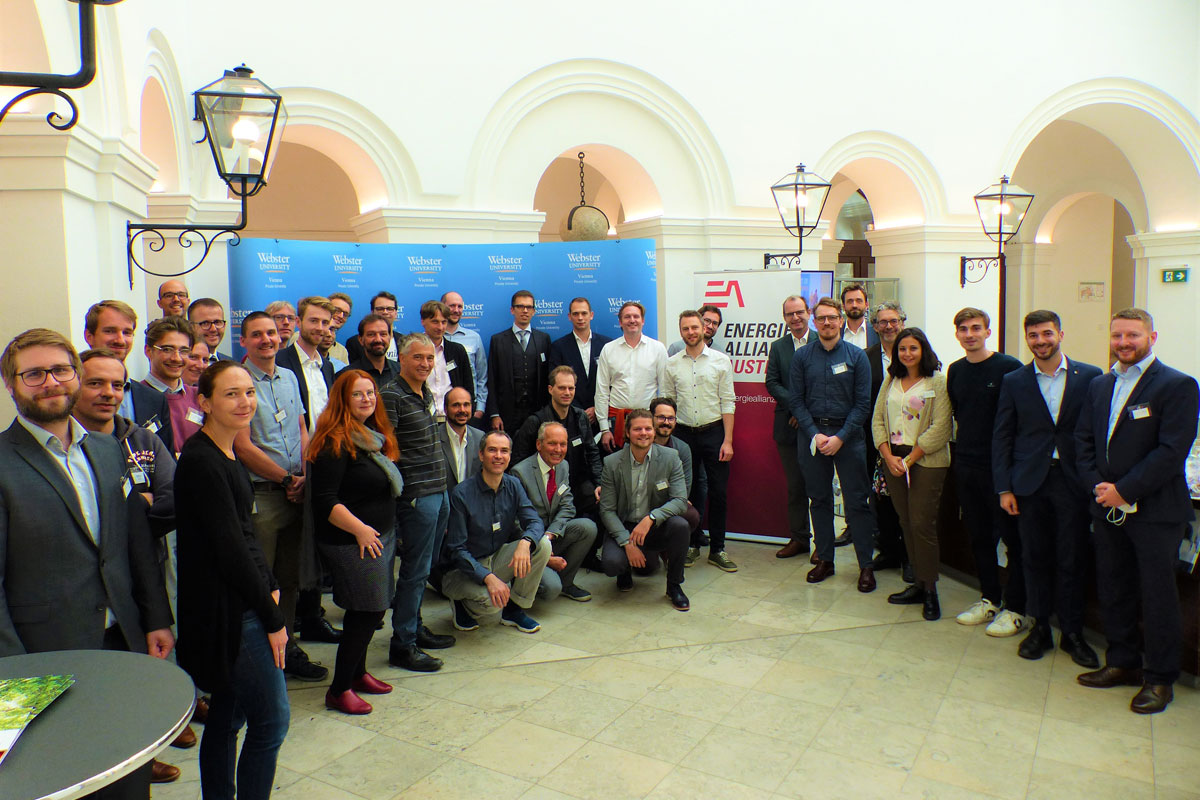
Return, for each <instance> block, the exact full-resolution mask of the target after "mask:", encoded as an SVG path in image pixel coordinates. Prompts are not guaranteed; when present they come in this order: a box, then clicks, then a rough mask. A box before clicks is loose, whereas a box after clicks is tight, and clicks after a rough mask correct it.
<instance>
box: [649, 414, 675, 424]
mask: <svg viewBox="0 0 1200 800" xmlns="http://www.w3.org/2000/svg"><path fill="white" fill-rule="evenodd" d="M654 420H655V421H656V422H674V421H675V418H674V417H664V416H662V415H661V414H660V415H656V416H655V417H654Z"/></svg>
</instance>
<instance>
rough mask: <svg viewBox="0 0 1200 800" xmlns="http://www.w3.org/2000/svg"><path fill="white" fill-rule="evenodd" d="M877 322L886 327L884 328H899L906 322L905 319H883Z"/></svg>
mask: <svg viewBox="0 0 1200 800" xmlns="http://www.w3.org/2000/svg"><path fill="white" fill-rule="evenodd" d="M875 324H876V325H879V326H881V327H884V328H899V327H900V326H902V325H903V324H904V320H902V319H881V320H879V321H878V322H876V323H875Z"/></svg>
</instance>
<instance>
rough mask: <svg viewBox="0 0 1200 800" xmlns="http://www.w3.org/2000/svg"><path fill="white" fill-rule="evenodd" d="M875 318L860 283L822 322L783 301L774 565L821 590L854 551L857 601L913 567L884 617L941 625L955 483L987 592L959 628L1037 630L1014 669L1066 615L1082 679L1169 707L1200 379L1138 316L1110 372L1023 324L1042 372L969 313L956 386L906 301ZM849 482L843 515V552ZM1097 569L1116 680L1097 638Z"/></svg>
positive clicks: (964, 315)
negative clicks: (838, 554) (1170, 357)
mask: <svg viewBox="0 0 1200 800" xmlns="http://www.w3.org/2000/svg"><path fill="white" fill-rule="evenodd" d="M868 307H869V306H868V302H867V296H866V290H865V289H864V288H863V287H862V286H861V285H860V284H857V283H850V284H847V285H845V286H844V287H843V289H842V292H841V296H840V298H839V299H834V298H829V297H826V298H821V299H820V300H818V301H817V302H816V303H815V304H814V306H813V307H812V309H811V311H810V309H809V307H808V302H807V301H806V300H805V298H803V297H800V296H792V297H789V298H787V299H786V300H785V301H784V303H783V316H784V320H785V322H786V323H787V325H788V328H789V332H788V334H786V335H785V336H783V337H781V338H780V339H779V340H777V341H775V342H774V343H773V344H772V346H771V349H770V355H769V359H768V365H767V375H766V384H767V388H768V390H769V391H770V393H771V395H772V396H773V397H774V398H775V401H776V410H775V425H774V438H775V441H776V444H777V446H778V449H779V455H780V460H781V462H782V464H783V467H784V472H785V474H786V476H787V483H788V512H789V513H788V519H789V526H790V534H791V538H790V541H789V542H788V544H787V545H786V546H785V547H783V548H782V549H780V550H779V551H778V552H777V553H776V555H777V557H779V558H790V557H794V556H797V555H800V554H802V553H808V552H810V550H811V551H812V555H811V559H810V560H811V561H812V563H813V568H812V569H811V570H810V571H809V573H808V575H807V580H808V582H810V583H820V582H822V581H824V580H826V579H828V578H829V577H830V576H832V575H833V574H834V573H835V566H834V559H833V555H834V548H835V547H837V546H838V545H841V544H853V546H854V550H855V555H856V558H857V562H858V566H859V574H858V581H857V587H858V590H859V591H861V592H871V591H874V590H875V588H876V580H875V572H876V570H880V569H887V568H900V569H901V570H902V572H903V575H904V580H905V582H906V583H908V586H907V587H906V588H905V589H903V590H902V591H899V592H896V593H894V594H891V595H889V596H888V598H887V600H888V602H889V603H895V604H902V605H903V604H921V605H922V614H923V616H924V618H925V619H927V620H931V621H932V620H937V619H940V617H941V607H940V604H939V601H938V594H937V581H938V565H939V563H940V560H941V559H940V554H939V545H938V518H939V513H940V509H941V499H942V493H943V490H944V489H945V487H946V486H947V481H948V477H949V476H948V474H947V473H948V472H951V471H952V472H953V474H954V484H953V485H954V489H955V492H956V495H957V499H958V505H959V508H960V509H961V519H962V523H963V527H964V528H965V529H966V532H967V534H968V536H969V538H970V544H971V550H972V552H973V554H974V558H975V566H976V571H977V574H978V578H979V582H980V590H981V597H980V599H979V601H978V602H976V603H974V604H972V605H971V606H970V607H969V608H967V609H965V610H963V611H962V612H961V613H959V614H958V616H957V618H956V619H957V621H958V622H959V623H961V624H963V625H984V624H986V626H987V628H986V632H987V634H988V635H990V636H996V637H1005V636H1014V635H1016V634H1018V633H1020V632H1021V631H1025V632H1026V633H1025V636H1024V637H1023V639H1022V640H1021V642H1020V644H1019V646H1018V648H1017V654H1018V655H1019V656H1020V657H1022V658H1026V659H1031V660H1036V659H1039V658H1042V656H1043V655H1044V654H1045V653H1046V652H1047V651H1050V650H1053V649H1054V647H1055V641H1054V637H1053V633H1052V629H1051V620H1052V619H1055V620H1056V621H1057V623H1058V626H1059V629H1060V635H1059V639H1058V647H1059V648H1060V649H1062V650H1063V652H1064V653H1066V654H1068V655H1069V656H1070V657H1071V658H1072V660H1073V661H1074V662H1075V663H1076V664H1078V665H1080V666H1081V667H1084V668H1086V669H1088V670H1090V671H1088V672H1084V673H1082V674H1080V675H1079V676H1078V680H1079V683H1081V684H1083V685H1085V686H1091V687H1101V688H1108V687H1113V686H1123V685H1129V686H1137V687H1139V691H1138V692H1137V694H1136V695H1135V696H1134V698H1133V699H1132V701H1131V706H1130V707H1131V709H1132V710H1133V711H1135V712H1138V713H1155V712H1158V711H1162V710H1163V709H1165V708H1166V706H1167V704H1169V703H1170V701H1171V700H1172V699H1173V691H1172V685H1173V684H1174V682H1175V680H1176V679H1177V678H1178V676H1179V664H1180V655H1181V648H1180V645H1181V641H1182V618H1181V612H1180V607H1179V598H1178V593H1177V590H1176V584H1175V578H1174V574H1175V563H1176V560H1177V554H1178V550H1179V546H1180V543H1181V540H1182V538H1183V536H1184V534H1185V531H1186V528H1187V526H1188V524H1189V523H1191V522H1192V521H1193V519H1194V512H1193V509H1192V504H1191V501H1190V498H1189V494H1188V490H1187V485H1186V481H1185V477H1184V464H1185V461H1186V458H1187V454H1188V452H1189V450H1190V449H1191V444H1192V441H1193V439H1194V438H1195V436H1196V426H1197V384H1196V381H1195V379H1194V378H1192V377H1191V376H1188V375H1185V374H1183V373H1181V372H1179V371H1177V370H1174V369H1171V368H1170V367H1168V366H1166V365H1165V364H1163V363H1162V362H1161V361H1158V360H1157V359H1156V358H1155V356H1154V354H1153V352H1152V348H1153V344H1154V342H1155V341H1156V339H1157V333H1156V332H1155V330H1154V322H1153V319H1152V318H1151V317H1150V315H1149V314H1148V313H1147V312H1146V311H1144V310H1142V309H1138V308H1129V309H1125V310H1123V311H1119V312H1117V313H1116V314H1114V315H1113V318H1112V321H1111V325H1110V331H1109V346H1110V349H1111V351H1112V353H1113V355H1114V356H1115V359H1116V361H1115V363H1114V364H1113V365H1112V369H1111V370H1110V371H1108V372H1107V373H1106V372H1104V371H1103V370H1101V369H1100V368H1098V367H1095V366H1092V365H1090V364H1084V363H1082V362H1079V361H1075V360H1072V359H1068V358H1067V356H1066V354H1065V353H1064V352H1063V351H1062V343H1063V341H1064V337H1065V334H1064V331H1063V329H1062V321H1061V319H1060V318H1059V316H1058V314H1056V313H1055V312H1053V311H1049V310H1037V311H1032V312H1030V313H1029V314H1027V315H1026V316H1025V319H1024V326H1023V327H1024V334H1025V342H1026V345H1027V346H1028V349H1029V351H1030V353H1031V355H1032V356H1033V358H1032V360H1031V362H1030V363H1028V364H1022V363H1021V362H1020V361H1018V360H1017V359H1016V358H1013V357H1012V356H1008V355H1004V354H1003V353H995V352H992V351H991V350H989V349H988V348H987V340H988V338H989V337H990V336H991V333H992V332H991V329H990V326H991V321H990V319H989V318H988V315H987V313H986V312H984V311H982V310H981V309H977V308H964V309H962V310H961V311H959V312H958V313H957V314H955V315H954V319H953V323H954V330H955V337H956V338H957V340H958V342H959V344H960V345H961V346H962V348H963V351H964V354H963V357H962V358H960V359H958V360H957V361H955V362H953V363H952V364H950V365H949V366H948V368H947V369H946V370H945V371H944V372H943V371H942V364H941V362H940V361H939V359H938V356H937V354H936V353H935V352H934V351H933V348H932V347H931V346H930V343H929V340H928V338H927V337H926V335H925V333H924V332H923V331H922V330H921V329H920V328H916V327H910V326H908V325H907V324H906V323H907V320H906V317H905V314H904V310H903V308H902V307H901V306H900V305H899V304H897V303H894V302H884V303H880V304H878V305H877V306H876V307H875V308H874V310H873V311H871V313H870V315H869V316H868V315H867V309H868ZM810 318H811V321H812V323H815V331H814V330H813V328H811V327H810ZM855 340H857V341H858V344H854V342H855ZM863 345H865V347H864V346H863ZM952 438H953V439H954V442H955V444H954V449H953V458H954V468H953V470H950V466H951V447H950V442H951V439H952ZM835 471H836V473H837V477H838V483H839V486H840V490H841V499H842V504H843V507H844V509H845V518H846V530H845V532H844V533H843V534H842V536H840V537H838V538H836V539H835V537H834V530H833V518H834V513H833V512H834V495H833V490H832V488H831V483H832V477H833V474H834V472H835ZM1001 543H1003V545H1004V551H1005V553H1006V559H1005V563H1001V560H1000V559H1001V557H1000V556H999V548H998V546H999V545H1000V544H1001ZM876 550H878V554H876V553H875V551H876ZM1093 554H1094V558H1095V565H1096V583H1097V589H1098V593H1099V596H1100V601H1101V609H1102V615H1103V620H1104V628H1105V634H1106V636H1107V638H1108V650H1107V653H1106V659H1105V665H1104V666H1103V667H1102V666H1101V663H1100V659H1099V657H1098V656H1097V654H1096V652H1095V651H1094V650H1093V649H1092V647H1091V646H1090V645H1089V644H1088V643H1087V641H1086V640H1085V639H1084V637H1083V616H1084V610H1085V604H1086V589H1087V576H1088V567H1089V564H1090V563H1091V562H1092V559H1093ZM1002 566H1006V567H1007V569H1006V570H1005V571H1006V573H1007V582H1002V580H1001V567H1002ZM1139 604H1140V607H1141V609H1142V621H1143V626H1144V641H1145V659H1144V661H1145V663H1144V665H1143V656H1142V650H1141V649H1140V642H1141V639H1140V635H1139V626H1138V608H1139Z"/></svg>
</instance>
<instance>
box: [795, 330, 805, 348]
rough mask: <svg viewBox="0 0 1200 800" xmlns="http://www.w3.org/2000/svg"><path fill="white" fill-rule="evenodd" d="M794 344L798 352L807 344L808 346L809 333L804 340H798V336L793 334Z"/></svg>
mask: <svg viewBox="0 0 1200 800" xmlns="http://www.w3.org/2000/svg"><path fill="white" fill-rule="evenodd" d="M792 344H793V345H795V346H796V349H797V350H799V349H800V348H801V347H804V346H805V345H806V344H808V332H807V331H806V332H805V334H804V338H802V339H797V338H796V334H794V333H793V334H792Z"/></svg>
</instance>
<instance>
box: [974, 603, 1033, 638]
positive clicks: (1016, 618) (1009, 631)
mask: <svg viewBox="0 0 1200 800" xmlns="http://www.w3.org/2000/svg"><path fill="white" fill-rule="evenodd" d="M1024 627H1025V618H1024V617H1023V616H1021V615H1020V614H1014V613H1013V612H1012V611H1009V610H1008V609H1007V608H1006V609H1004V610H1003V611H1001V612H1000V613H999V614H997V615H996V618H995V619H994V620H992V622H991V624H989V625H988V626H987V627H986V628H984V631H983V632H984V633H986V634H987V635H988V636H996V637H1003V636H1016V635H1017V634H1018V633H1020V632H1021V629H1022V628H1024Z"/></svg>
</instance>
